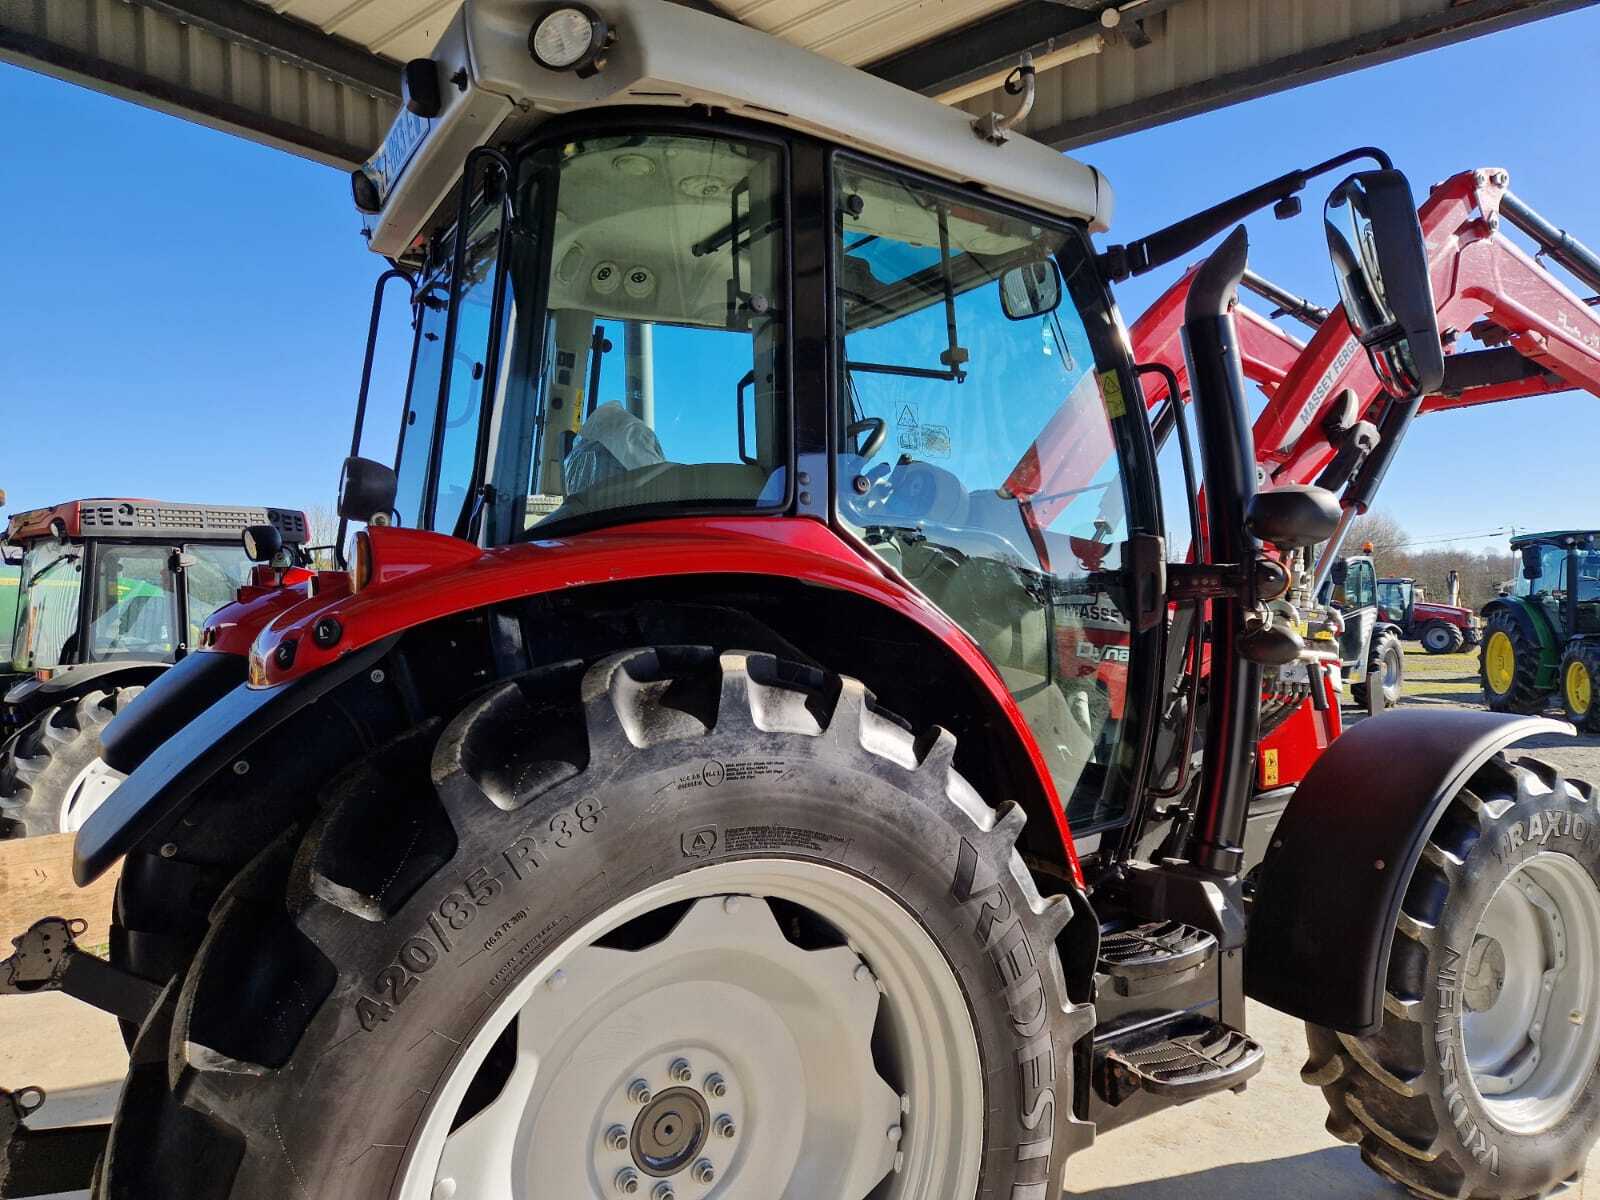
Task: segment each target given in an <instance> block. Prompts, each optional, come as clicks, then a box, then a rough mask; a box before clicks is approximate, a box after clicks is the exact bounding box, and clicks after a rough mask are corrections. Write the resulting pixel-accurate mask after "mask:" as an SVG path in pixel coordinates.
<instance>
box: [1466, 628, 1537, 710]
mask: <svg viewBox="0 0 1600 1200" xmlns="http://www.w3.org/2000/svg"><path fill="white" fill-rule="evenodd" d="M1508 655H1509V657H1510V666H1509V669H1508V668H1507V667H1506V665H1505V660H1506V656H1508ZM1539 659H1540V651H1539V646H1538V644H1537V643H1536V642H1533V641H1532V640H1530V639H1529V637H1528V635H1527V634H1526V633H1524V632H1523V631H1522V625H1521V624H1520V623H1519V622H1518V621H1517V620H1516V618H1515V617H1512V616H1511V615H1510V614H1509V613H1505V612H1496V613H1494V614H1492V615H1491V616H1490V617H1489V620H1488V623H1487V624H1486V625H1485V626H1484V630H1483V647H1482V648H1481V649H1480V650H1479V651H1478V682H1479V684H1480V685H1481V686H1482V687H1483V698H1484V702H1485V703H1487V704H1488V706H1489V707H1490V708H1491V709H1493V710H1494V711H1495V712H1509V713H1522V714H1525V715H1528V714H1535V713H1541V712H1543V711H1544V701H1545V696H1544V693H1543V692H1542V691H1541V690H1540V689H1539Z"/></svg>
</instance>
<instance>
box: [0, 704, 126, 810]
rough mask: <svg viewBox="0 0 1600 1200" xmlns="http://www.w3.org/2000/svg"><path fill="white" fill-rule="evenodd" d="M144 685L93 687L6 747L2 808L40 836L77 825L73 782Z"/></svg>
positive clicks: (1, 757)
mask: <svg viewBox="0 0 1600 1200" xmlns="http://www.w3.org/2000/svg"><path fill="white" fill-rule="evenodd" d="M142 691H144V688H143V687H121V688H108V689H105V690H96V691H92V692H87V693H85V694H84V695H82V696H80V697H79V698H77V699H76V700H69V701H67V702H66V703H65V704H58V705H57V706H56V707H54V708H51V709H47V710H46V711H45V712H43V713H40V714H39V716H37V717H35V718H34V720H33V722H32V723H31V724H28V725H25V726H23V727H22V729H20V730H18V731H17V733H16V734H14V735H13V736H12V737H11V739H10V740H9V741H7V742H6V744H5V746H4V748H3V749H0V814H3V815H5V816H7V817H9V818H11V819H12V820H13V821H16V822H18V823H19V824H20V825H21V827H22V836H24V837H38V836H41V835H43V834H49V833H61V832H62V831H63V830H68V829H73V828H76V826H77V824H78V822H76V821H74V820H73V819H72V816H71V814H69V813H68V812H67V808H66V806H67V802H68V800H69V799H71V797H72V791H73V785H74V784H75V783H76V782H77V781H78V778H79V777H80V776H81V775H82V774H83V772H84V770H85V769H87V768H88V766H89V765H90V764H91V763H92V762H94V760H95V759H96V758H98V757H99V756H100V732H101V730H103V729H104V728H105V727H106V726H107V725H109V724H110V723H111V719H112V718H113V717H115V716H116V715H117V714H118V713H119V712H121V711H122V710H123V709H124V708H126V707H127V705H128V703H129V702H130V701H132V699H133V698H134V697H135V696H137V695H138V694H139V693H140V692H142Z"/></svg>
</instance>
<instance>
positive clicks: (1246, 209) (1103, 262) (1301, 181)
mask: <svg viewBox="0 0 1600 1200" xmlns="http://www.w3.org/2000/svg"><path fill="white" fill-rule="evenodd" d="M1363 158H1370V159H1372V160H1373V161H1375V162H1377V163H1378V164H1379V165H1380V166H1382V168H1383V169H1384V170H1386V171H1387V170H1390V169H1391V168H1392V167H1393V165H1394V164H1393V163H1392V162H1391V160H1390V158H1389V156H1388V155H1387V154H1385V153H1384V152H1383V151H1382V150H1380V149H1378V148H1377V147H1376V146H1361V147H1358V148H1357V149H1355V150H1347V151H1346V152H1345V153H1343V154H1340V155H1338V156H1337V157H1335V158H1330V159H1328V160H1327V161H1326V162H1320V163H1318V164H1317V165H1316V166H1314V167H1307V168H1305V169H1304V170H1300V171H1290V172H1289V173H1288V174H1287V175H1280V176H1278V178H1276V179H1273V180H1269V181H1268V182H1266V183H1263V184H1260V185H1258V186H1256V187H1253V188H1251V189H1250V190H1249V191H1247V192H1240V193H1239V194H1238V195H1237V196H1234V197H1232V198H1230V199H1227V200H1224V201H1222V203H1220V204H1214V205H1212V206H1211V207H1210V208H1208V209H1206V210H1204V211H1203V212H1198V213H1195V214H1194V215H1192V216H1188V217H1185V218H1184V219H1183V220H1181V221H1175V222H1173V223H1172V224H1171V225H1168V226H1167V227H1166V228H1164V229H1158V230H1156V231H1155V232H1154V233H1152V234H1149V235H1147V236H1145V237H1142V238H1140V239H1139V240H1138V241H1136V242H1129V243H1128V244H1127V245H1119V246H1108V247H1106V249H1105V251H1104V252H1103V253H1102V254H1100V256H1099V263H1100V269H1101V271H1102V272H1103V273H1104V274H1105V276H1106V278H1107V279H1109V280H1110V281H1111V282H1112V283H1121V282H1122V281H1123V280H1124V279H1127V278H1129V277H1130V276H1133V275H1143V274H1144V273H1145V272H1146V271H1153V270H1155V269H1156V268H1157V267H1161V266H1165V265H1166V264H1167V263H1169V262H1172V261H1173V260H1174V259H1177V258H1180V257H1182V256H1183V255H1185V254H1187V253H1189V252H1190V251H1191V250H1193V249H1194V248H1195V247H1196V246H1199V245H1201V244H1202V243H1204V242H1207V241H1209V240H1210V239H1211V238H1213V237H1215V236H1216V235H1217V234H1219V233H1221V232H1222V231H1223V230H1224V229H1227V228H1228V227H1229V226H1230V225H1234V224H1237V223H1238V222H1239V221H1242V220H1243V219H1244V218H1245V217H1248V216H1249V215H1250V214H1251V213H1254V212H1259V211H1260V210H1261V209H1263V208H1265V207H1267V205H1269V204H1276V203H1279V202H1281V201H1284V200H1288V199H1289V198H1290V197H1292V196H1294V195H1295V194H1296V193H1297V192H1300V191H1303V190H1304V189H1305V186H1306V184H1307V183H1309V182H1310V181H1311V180H1312V179H1314V178H1316V177H1317V176H1318V175H1324V174H1326V173H1327V172H1329V171H1332V170H1336V169H1337V168H1339V167H1342V166H1345V165H1347V164H1349V163H1352V162H1356V161H1357V160H1359V159H1363ZM1291 215H1292V214H1291Z"/></svg>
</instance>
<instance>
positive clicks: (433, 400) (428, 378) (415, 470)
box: [394, 272, 450, 529]
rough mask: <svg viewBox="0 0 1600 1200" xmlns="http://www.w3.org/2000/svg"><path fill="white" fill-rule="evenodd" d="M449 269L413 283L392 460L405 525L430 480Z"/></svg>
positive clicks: (412, 520)
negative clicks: (410, 339)
mask: <svg viewBox="0 0 1600 1200" xmlns="http://www.w3.org/2000/svg"><path fill="white" fill-rule="evenodd" d="M449 296H450V288H449V279H448V272H446V273H445V274H444V275H435V276H433V277H432V278H430V279H428V280H425V281H424V282H423V283H422V284H421V285H420V286H419V287H418V288H417V303H416V314H417V315H416V322H417V343H416V350H415V357H414V359H413V361H412V368H411V388H410V391H409V392H408V394H407V396H406V411H405V416H404V417H402V418H401V423H400V451H399V455H398V457H397V458H396V461H395V474H396V475H397V476H399V485H398V487H397V488H396V490H395V500H394V507H395V511H396V512H397V513H399V521H400V524H401V525H402V526H404V527H405V528H407V529H417V528H420V527H421V525H422V519H423V518H422V494H423V491H424V489H425V488H426V486H427V482H428V452H429V450H430V449H432V446H433V415H434V413H435V412H436V411H437V409H438V405H439V370H440V368H441V367H442V366H443V365H444V323H445V316H446V313H447V311H448V306H449Z"/></svg>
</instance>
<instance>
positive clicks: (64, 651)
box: [0, 499, 306, 837]
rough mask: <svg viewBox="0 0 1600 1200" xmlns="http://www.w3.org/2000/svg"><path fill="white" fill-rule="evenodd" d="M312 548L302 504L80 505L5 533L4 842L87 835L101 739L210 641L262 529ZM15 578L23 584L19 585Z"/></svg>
mask: <svg viewBox="0 0 1600 1200" xmlns="http://www.w3.org/2000/svg"><path fill="white" fill-rule="evenodd" d="M255 524H272V525H275V526H276V527H278V528H279V529H281V530H282V533H283V537H284V541H285V542H286V543H287V544H289V545H292V546H298V545H299V544H300V543H301V542H303V541H304V540H305V536H306V518H305V515H304V514H303V513H300V512H297V511H294V510H290V509H265V508H247V507H219V506H213V505H201V504H169V503H165V502H163V501H158V500H131V499H93V500H73V501H69V502H67V503H64V504H57V505H55V506H53V507H50V508H39V509H33V510H31V511H28V512H21V513H16V514H14V515H13V516H12V517H11V519H10V520H9V521H8V522H7V524H6V526H5V530H4V533H3V535H0V549H3V551H4V554H5V558H6V561H7V567H6V568H5V572H4V573H0V836H14V837H17V836H26V835H31V834H44V833H57V832H61V831H64V830H73V829H76V828H77V827H78V826H79V824H81V823H82V821H83V819H84V817H85V816H86V815H87V813H88V812H89V811H92V810H93V808H94V807H95V806H97V805H98V804H99V803H101V802H103V801H104V799H105V796H106V795H108V794H109V791H110V787H111V786H112V784H113V782H114V781H112V780H109V779H106V778H103V777H101V776H99V775H98V774H97V765H98V763H99V754H100V733H101V730H102V729H103V728H104V727H105V726H106V724H107V723H108V722H109V721H110V720H111V719H112V718H113V717H114V716H116V714H117V713H118V712H120V711H121V710H122V709H123V708H124V707H125V706H126V705H127V704H128V703H129V702H130V701H131V700H132V699H133V698H134V697H135V696H137V695H138V694H139V693H140V692H142V691H143V690H144V688H145V687H146V686H147V685H148V684H149V683H150V682H151V681H152V680H154V679H155V678H156V677H157V676H158V675H160V674H161V673H162V672H163V671H165V670H166V669H167V668H168V667H170V666H171V665H172V664H173V663H174V662H177V661H178V660H179V659H181V658H182V657H183V656H184V655H185V654H187V653H188V652H189V651H190V650H192V649H193V648H195V647H196V646H197V645H199V641H200V631H201V629H202V628H203V627H204V625H205V622H206V619H207V618H208V617H210V616H211V614H212V613H213V612H215V611H216V610H217V609H219V608H221V607H222V606H223V605H225V604H229V603H232V602H233V600H234V599H235V597H236V595H237V593H238V590H239V588H240V587H241V586H242V585H244V584H246V583H248V582H249V580H250V562H249V560H248V559H247V558H246V557H245V552H244V550H243V548H242V547H241V546H240V544H239V539H240V534H241V532H242V531H243V530H244V529H245V528H247V527H248V526H250V525H255ZM8 576H9V580H8Z"/></svg>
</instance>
